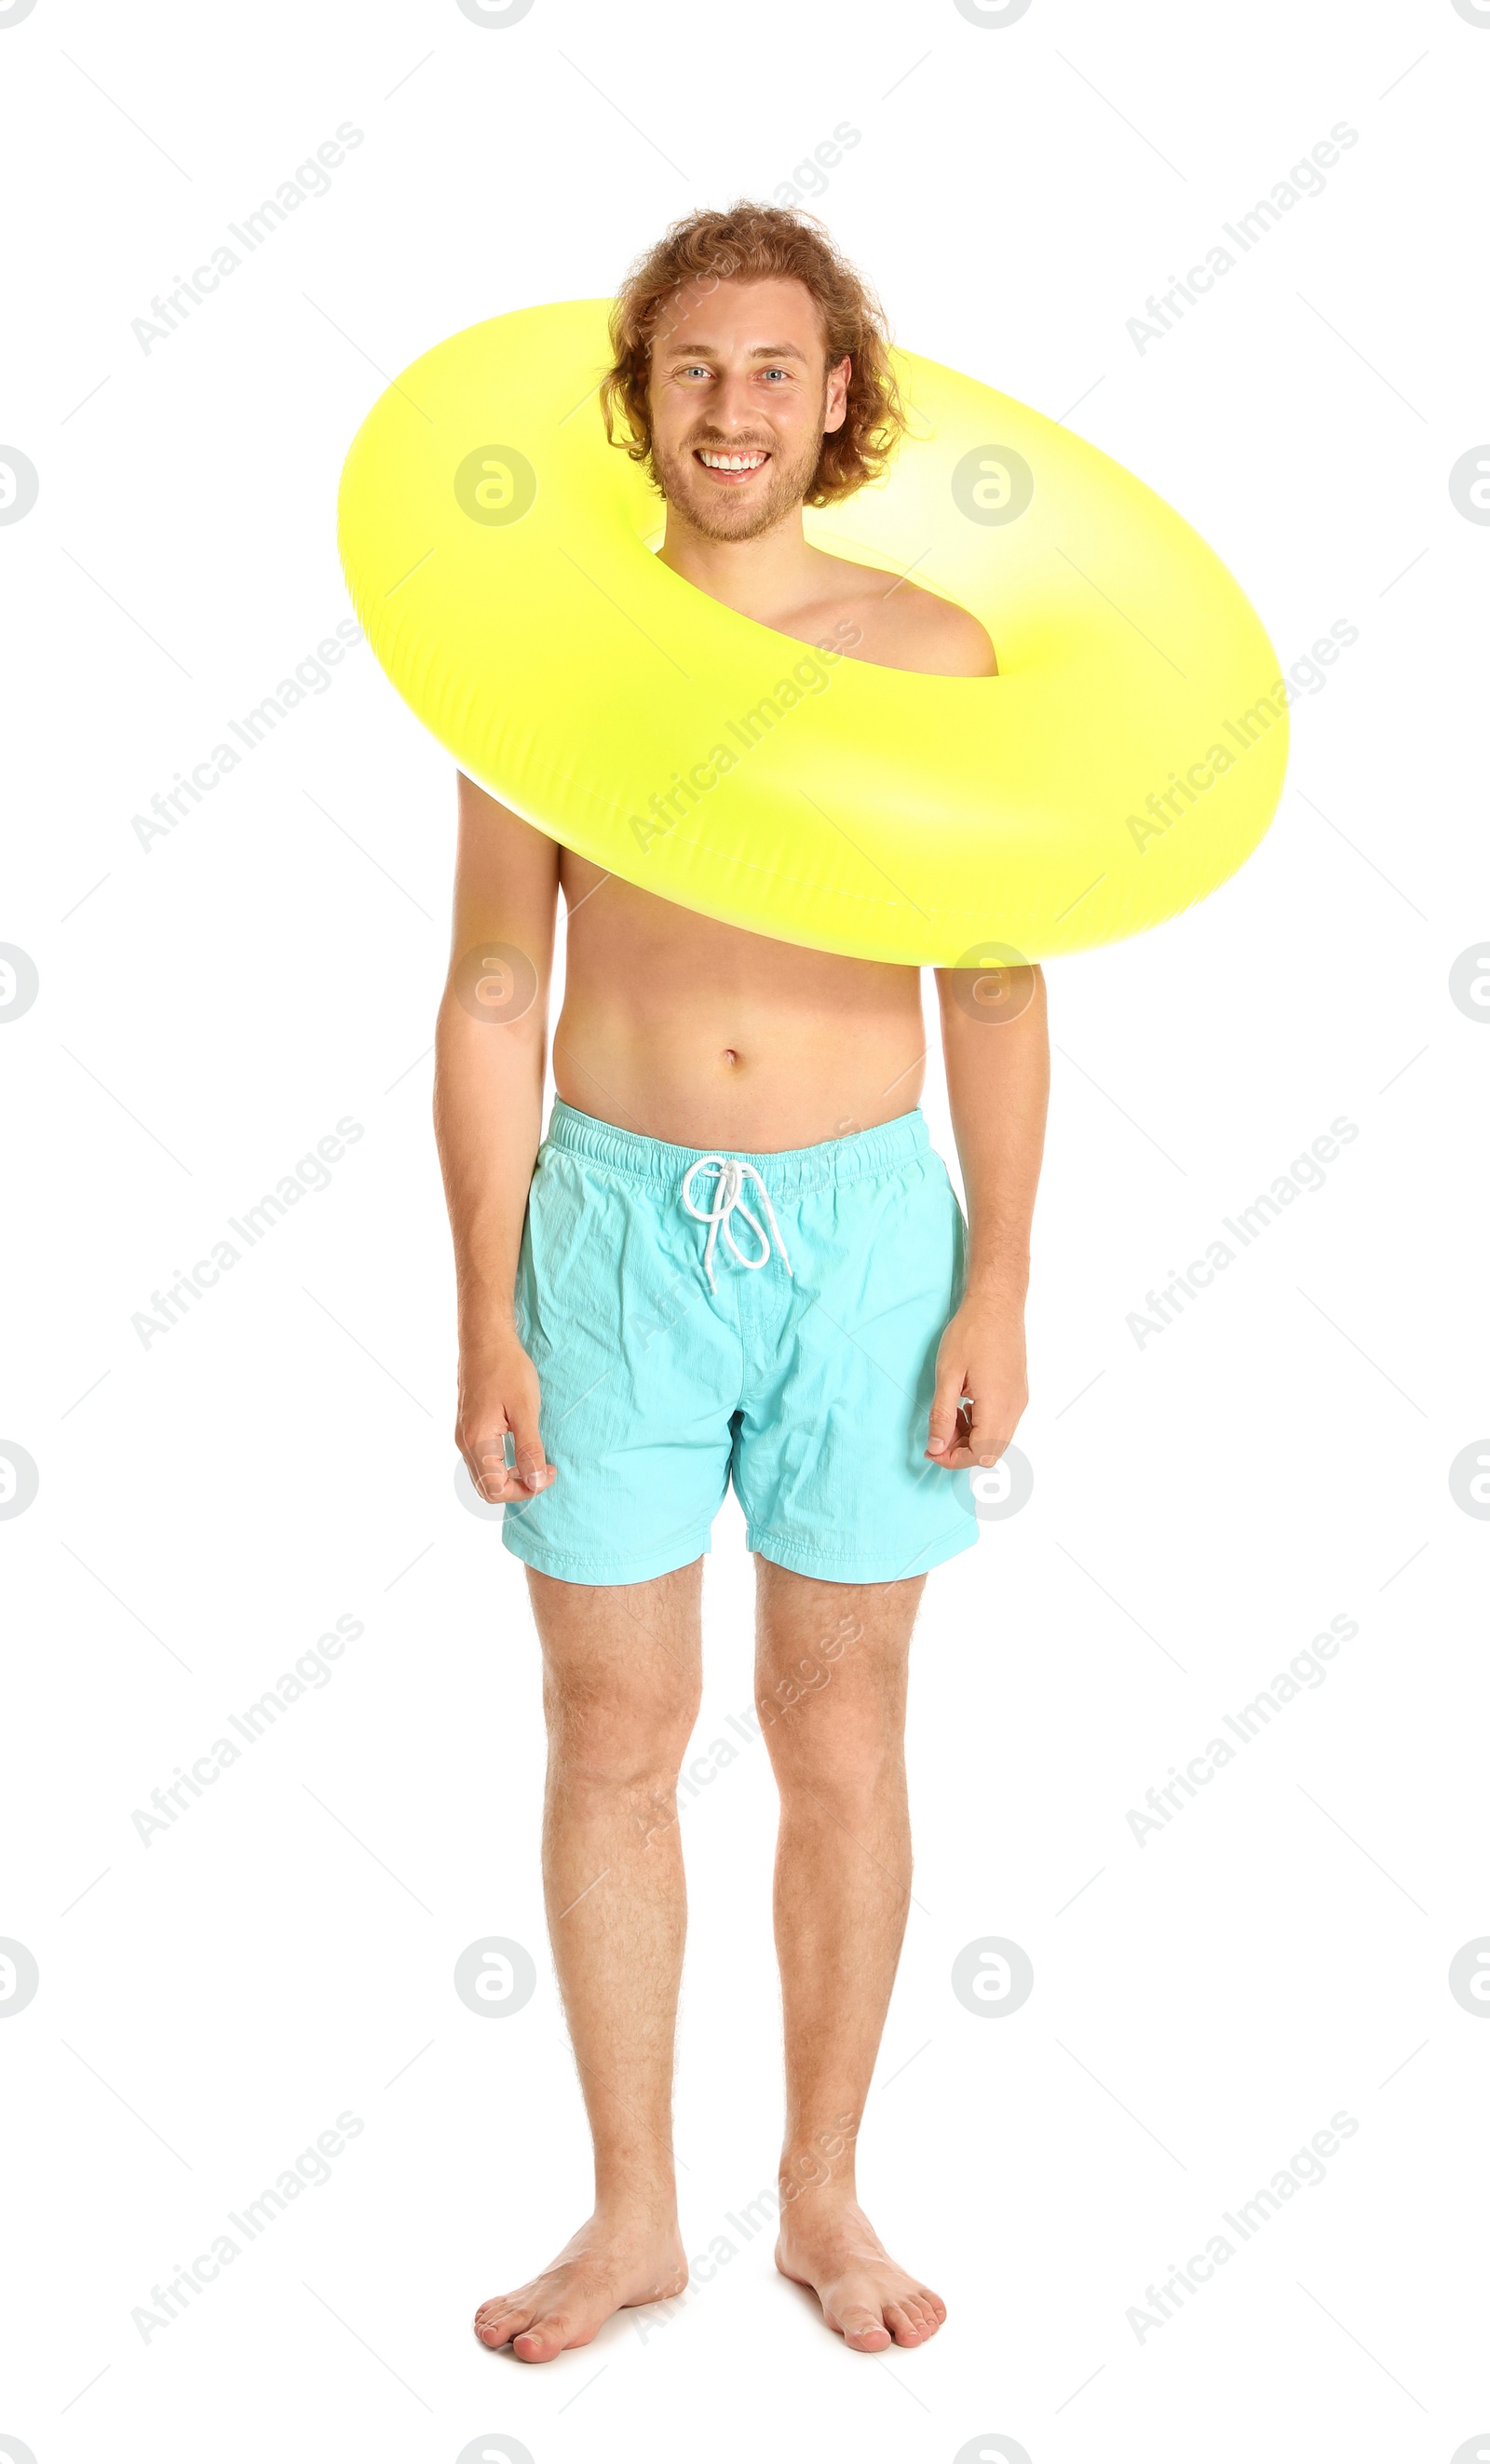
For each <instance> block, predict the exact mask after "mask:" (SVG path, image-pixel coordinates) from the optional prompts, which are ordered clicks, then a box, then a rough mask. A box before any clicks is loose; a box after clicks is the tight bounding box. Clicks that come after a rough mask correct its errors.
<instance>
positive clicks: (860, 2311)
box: [843, 2302, 891, 2353]
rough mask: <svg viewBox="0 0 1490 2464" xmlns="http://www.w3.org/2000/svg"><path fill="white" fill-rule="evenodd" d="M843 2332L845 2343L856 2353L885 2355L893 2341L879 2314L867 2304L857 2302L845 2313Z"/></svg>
mask: <svg viewBox="0 0 1490 2464" xmlns="http://www.w3.org/2000/svg"><path fill="white" fill-rule="evenodd" d="M843 2330H844V2343H845V2344H846V2345H847V2346H848V2347H849V2349H850V2351H851V2352H855V2353H883V2352H884V2350H885V2347H886V2345H887V2343H890V2341H891V2339H890V2332H889V2329H888V2328H887V2326H886V2324H885V2321H884V2320H883V2319H882V2318H881V2316H880V2314H879V2312H878V2311H877V2310H871V2309H870V2308H869V2307H868V2305H867V2303H866V2302H856V2303H855V2304H854V2305H853V2306H852V2308H850V2309H847V2310H845V2311H844V2319H843Z"/></svg>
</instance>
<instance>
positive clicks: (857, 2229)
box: [756, 1557, 947, 2353]
mask: <svg viewBox="0 0 1490 2464" xmlns="http://www.w3.org/2000/svg"><path fill="white" fill-rule="evenodd" d="M924 1581H925V1577H924V1576H914V1577H911V1578H909V1580H907V1581H904V1582H898V1583H883V1584H867V1583H821V1582H817V1581H815V1580H814V1579H813V1578H812V1577H811V1576H809V1575H806V1574H794V1573H788V1572H787V1570H786V1569H785V1568H784V1567H782V1566H777V1565H773V1564H772V1563H771V1562H770V1561H769V1559H766V1558H763V1557H757V1559H756V1699H757V1704H758V1706H759V1710H760V1717H761V1724H762V1727H763V1728H764V1731H765V1737H766V1743H767V1746H768V1749H769V1750H770V1754H771V1761H772V1765H773V1768H774V1769H775V1771H776V1777H777V1785H778V1788H779V1790H780V1793H781V1826H780V1832H779V1835H778V1846H777V1867H776V1938H777V1955H778V1959H779V1961H780V1968H781V2001H782V2009H783V2013H784V2016H785V2025H786V2135H785V2139H784V2143H783V2145H782V2150H781V2171H780V2192H781V2231H780V2238H779V2240H778V2244H777V2265H778V2268H779V2269H780V2270H781V2273H782V2274H783V2276H790V2277H794V2278H795V2279H796V2280H797V2282H798V2283H800V2284H810V2285H811V2286H812V2287H813V2288H814V2290H815V2291H816V2293H817V2294H818V2297H819V2299H821V2301H822V2315H823V2317H824V2319H825V2320H826V2321H827V2323H828V2325H829V2326H830V2327H834V2328H836V2329H837V2330H838V2331H839V2333H840V2334H841V2335H842V2336H843V2338H844V2343H846V2344H848V2345H850V2346H851V2347H852V2348H853V2349H854V2350H855V2351H856V2352H861V2353H878V2352H883V2351H884V2349H885V2347H886V2346H887V2344H888V2343H890V2342H891V2340H892V2339H893V2341H894V2342H895V2343H897V2344H920V2343H925V2342H926V2340H927V2338H928V2337H930V2336H934V2335H935V2333H936V2330H937V2328H938V2327H939V2326H940V2325H941V2323H942V2321H943V2320H944V2319H945V2318H946V2316H947V2310H946V2305H945V2303H944V2302H943V2301H942V2300H941V2299H940V2298H939V2296H938V2295H936V2294H934V2293H932V2292H931V2291H930V2290H929V2289H928V2287H927V2286H926V2285H924V2284H922V2283H921V2282H920V2280H919V2278H918V2277H914V2276H910V2275H908V2274H907V2272H906V2270H905V2269H904V2268H902V2267H898V2266H896V2264H895V2262H894V2261H893V2259H891V2258H890V2257H889V2255H887V2252H886V2250H885V2247H884V2244H883V2243H882V2242H881V2241H880V2239H879V2237H878V2235H877V2234H876V2233H875V2232H874V2230H873V2228H872V2227H871V2225H870V2224H869V2221H868V2219H867V2217H866V2215H865V2212H864V2210H863V2209H862V2208H861V2207H860V2205H859V2202H858V2198H857V2196H856V2193H855V2187H854V2147H855V2142H856V2140H857V2137H858V2132H859V2125H860V2122H861V2120H862V2117H863V2114H864V2108H865V2101H866V2097H867V2095H868V2092H869V2079H870V2076H871V2074H872V2072H873V2069H874V2062H875V2057H876V2055H877V2054H878V2052H879V2045H880V2036H881V2034H882V2031H883V2029H884V2026H885V2013H886V2011H887V2007H888V2004H889V1995H890V1987H891V1985H892V1984H893V1982H894V1977H895V1967H896V1962H897V1961H898V1959H899V1957H900V1945H901V1938H902V1936H903V1934H904V1932H905V1926H906V1911H907V1907H908V1905H909V1892H910V1825H909V1815H908V1811H907V1803H906V1766H905V1720H906V1669H907V1660H908V1656H909V1644H910V1629H911V1626H912V1623H913V1622H914V1618H915V1613H916V1609H917V1607H918V1605H919V1603H920V1598H921V1592H922V1587H923V1584H924Z"/></svg>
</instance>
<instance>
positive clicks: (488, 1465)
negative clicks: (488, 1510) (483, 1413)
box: [456, 1421, 512, 1506]
mask: <svg viewBox="0 0 1490 2464" xmlns="http://www.w3.org/2000/svg"><path fill="white" fill-rule="evenodd" d="M505 1440H506V1422H505V1421H503V1423H502V1425H501V1427H499V1428H496V1429H492V1430H488V1431H484V1432H483V1433H482V1434H481V1435H480V1436H478V1437H473V1436H471V1435H469V1434H468V1433H467V1432H465V1431H460V1432H458V1433H457V1436H456V1443H457V1445H458V1446H459V1447H460V1450H461V1453H462V1454H463V1455H464V1456H465V1458H466V1469H467V1470H468V1471H469V1472H470V1474H471V1485H472V1486H473V1487H474V1489H475V1492H476V1495H477V1496H478V1497H480V1498H484V1499H485V1501H486V1503H487V1505H488V1506H497V1505H500V1504H501V1503H502V1501H503V1499H504V1498H505V1497H507V1496H508V1495H509V1494H510V1493H512V1492H510V1491H509V1488H508V1469H507V1456H506V1451H505Z"/></svg>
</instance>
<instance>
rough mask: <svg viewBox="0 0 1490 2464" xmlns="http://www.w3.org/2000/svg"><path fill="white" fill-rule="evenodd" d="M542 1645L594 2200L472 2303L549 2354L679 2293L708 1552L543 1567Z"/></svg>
mask: <svg viewBox="0 0 1490 2464" xmlns="http://www.w3.org/2000/svg"><path fill="white" fill-rule="evenodd" d="M528 1579H529V1589H530V1593H531V1596H532V1600H533V1613H534V1617H535V1619H536V1621H537V1629H538V1637H539V1639H540V1641H541V1643H542V1645H543V1706H544V1712H545V1715H546V1718H547V1722H548V1737H549V1760H548V1789H547V1795H546V1799H545V1806H544V1820H543V1890H544V1899H545V1902H546V1904H547V1908H548V1923H549V1934H550V1938H551V1940H552V1942H553V1946H554V1960H555V1965H556V1967H557V1968H558V1970H559V1987H560V1990H561V1991H562V1993H563V1998H564V2010H565V2013H566V2015H567V2017H568V2021H569V2034H570V2036H571V2039H572V2041H573V2044H574V2052H575V2060H576V2062H577V2064H578V2066H579V2072H580V2080H581V2087H582V2090H583V2094H584V2102H585V2110H586V2112H587V2113H588V2115H589V2121H590V2132H591V2136H592V2138H593V2140H594V2143H595V2211H594V2213H593V2214H592V2215H591V2216H590V2218H589V2220H588V2222H587V2223H585V2224H583V2225H581V2228H580V2231H579V2232H578V2233H576V2234H575V2236H574V2238H573V2240H572V2241H570V2242H568V2243H566V2245H565V2247H564V2248H563V2250H562V2251H560V2253H559V2256H558V2258H557V2259H555V2261H554V2262H553V2264H552V2266H550V2267H548V2268H546V2269H545V2270H544V2272H543V2274H542V2275H541V2276H538V2277H535V2278H534V2279H533V2281H532V2282H531V2283H529V2284H525V2285H523V2286H522V2287H521V2288H520V2289H519V2290H518V2291H517V2292H515V2293H511V2294H506V2295H503V2296H500V2297H499V2298H498V2299H495V2300H492V2301H485V2302H483V2303H482V2305H481V2308H480V2309H479V2310H478V2311H477V2313H476V2321H475V2324H476V2333H477V2335H478V2336H479V2338H480V2339H481V2342H482V2343H484V2344H491V2345H499V2344H505V2343H511V2344H512V2348H513V2351H514V2352H515V2354H516V2355H517V2357H518V2359H519V2360H521V2361H525V2362H548V2361H552V2360H553V2359H554V2356H555V2355H556V2354H557V2353H559V2352H562V2351H563V2349H564V2347H565V2346H566V2345H570V2344H587V2343H589V2342H590V2340H591V2338H592V2337H593V2336H594V2335H595V2334H596V2332H597V2330H598V2329H599V2328H600V2327H601V2326H602V2325H603V2322H604V2321H605V2320H606V2319H608V2318H609V2317H610V2316H611V2314H612V2313H613V2312H614V2311H616V2310H620V2309H624V2308H626V2307H629V2306H631V2305H634V2304H636V2303H638V2302H644V2301H657V2300H662V2299H667V2298H668V2296H669V2295H671V2294H675V2293H681V2292H682V2290H683V2287H684V2285H685V2284H686V2282H687V2280H688V2265H687V2260H686V2258H685V2255H684V2251H683V2244H682V2241H681V2239H680V2237H679V2233H678V2220H677V2205H676V2195H675V2187H674V2179H673V2164H672V2048H673V2028H674V2021H675V2019H676V2015H677V2004H678V1978H679V1974H680V1971H681V1969H682V1964H683V1936H684V1926H685V1921H686V1902H685V1894H684V1882H683V1859H682V1855H681V1851H680V1847H679V1840H678V1825H677V1796H676V1786H677V1776H678V1766H679V1764H680V1762H681V1761H682V1758H683V1753H684V1750H685V1749H686V1747H687V1745H688V1741H689V1738H690V1735H691V1733H692V1728H693V1723H694V1720H695V1719H696V1718H697V1715H698V1702H699V1688H700V1647H699V1642H700V1638H699V1601H700V1595H701V1587H702V1561H701V1560H700V1561H697V1562H695V1563H694V1564H693V1565H691V1566H685V1567H683V1568H681V1569H680V1570H679V1572H678V1573H672V1574H662V1575H659V1576H658V1577H657V1578H656V1580H655V1581H653V1582H649V1583H626V1584H614V1585H611V1584H603V1585H602V1584H582V1583H560V1582H556V1581H554V1580H553V1579H552V1578H551V1577H550V1576H549V1575H546V1574H538V1573H531V1572H530V1574H529V1578H528Z"/></svg>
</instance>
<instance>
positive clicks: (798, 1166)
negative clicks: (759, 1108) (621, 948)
mask: <svg viewBox="0 0 1490 2464" xmlns="http://www.w3.org/2000/svg"><path fill="white" fill-rule="evenodd" d="M544 1145H545V1146H546V1147H551V1148H556V1149H557V1150H558V1152H559V1154H560V1155H581V1156H583V1157H584V1159H585V1160H586V1161H587V1162H589V1163H595V1164H602V1165H603V1166H604V1168H605V1169H606V1170H607V1171H609V1172H621V1173H625V1174H627V1175H628V1176H629V1177H631V1178H632V1179H634V1180H640V1181H649V1182H651V1183H653V1184H654V1185H656V1186H657V1187H660V1188H667V1189H669V1190H676V1188H677V1186H678V1184H679V1182H680V1180H681V1179H682V1177H683V1175H684V1174H685V1173H686V1172H687V1171H688V1169H689V1166H690V1164H692V1163H696V1162H697V1161H698V1160H699V1158H700V1157H701V1156H703V1155H724V1156H727V1157H728V1156H735V1157H737V1158H738V1160H739V1161H740V1162H741V1163H748V1164H750V1165H751V1166H753V1168H754V1169H755V1171H756V1172H757V1173H758V1174H759V1176H760V1177H761V1179H762V1181H764V1183H765V1185H766V1188H767V1189H768V1190H769V1191H770V1193H771V1196H772V1197H773V1198H779V1199H794V1198H801V1197H805V1196H806V1195H807V1193H808V1192H809V1191H811V1190H815V1189H826V1188H828V1187H829V1186H830V1185H832V1184H834V1183H836V1182H841V1181H849V1180H867V1179H873V1178H877V1177H880V1176H881V1175H883V1174H885V1173H887V1172H893V1171H894V1170H895V1169H896V1167H897V1166H898V1165H900V1164H904V1163H909V1161H911V1159H912V1158H913V1157H914V1156H916V1155H925V1154H926V1153H927V1152H928V1151H929V1149H930V1147H931V1136H930V1133H929V1132H928V1130H927V1126H926V1116H925V1114H924V1113H923V1112H922V1111H921V1108H920V1106H919V1105H917V1107H916V1109H915V1110H914V1111H910V1112H902V1113H901V1114H900V1116H899V1118H898V1119H897V1120H893V1121H882V1122H881V1124H880V1126H879V1128H878V1129H875V1130H856V1131H854V1132H853V1133H852V1134H851V1135H850V1136H848V1137H844V1138H824V1139H823V1140H822V1143H821V1145H818V1146H812V1147H789V1148H786V1149H784V1150H782V1151H780V1152H778V1153H761V1152H760V1151H758V1150H757V1149H755V1148H751V1147H722V1146H721V1147H677V1146H672V1145H670V1144H669V1143H668V1140H667V1139H665V1138H644V1137H639V1136H638V1135H637V1133H636V1132H635V1131H634V1130H618V1129H616V1128H615V1127H614V1126H613V1124H612V1123H611V1122H609V1121H598V1120H596V1119H595V1117H594V1115H593V1114H592V1113H590V1112H580V1111H576V1110H575V1108H574V1106H573V1105H572V1104H566V1103H564V1101H563V1100H562V1098H561V1097H559V1096H557V1095H556V1097H555V1098H554V1109H553V1111H551V1112H550V1114H549V1119H548V1132H547V1135H546V1137H545V1139H544Z"/></svg>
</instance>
